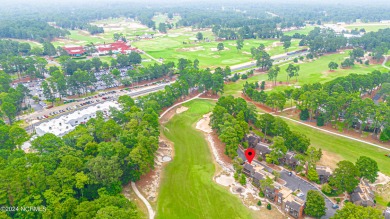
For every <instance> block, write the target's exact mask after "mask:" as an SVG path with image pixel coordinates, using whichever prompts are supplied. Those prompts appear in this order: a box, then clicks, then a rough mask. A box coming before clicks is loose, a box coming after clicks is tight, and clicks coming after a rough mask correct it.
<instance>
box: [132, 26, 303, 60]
mask: <svg viewBox="0 0 390 219" xmlns="http://www.w3.org/2000/svg"><path fill="white" fill-rule="evenodd" d="M198 32H202V33H203V36H204V37H205V38H208V39H210V42H206V41H201V42H195V40H196V37H195V36H196V34H197V33H198ZM218 43H219V42H216V41H214V36H213V34H212V32H211V30H209V29H207V30H195V31H193V30H191V29H190V28H180V29H172V30H170V31H168V34H167V35H163V36H157V37H155V38H154V39H149V40H141V41H137V42H134V43H133V44H134V46H136V47H138V48H140V49H142V50H144V51H145V52H147V53H148V54H150V55H152V56H153V57H155V58H163V59H164V61H174V62H177V60H178V59H180V58H185V59H190V60H195V59H198V60H199V61H200V63H199V64H200V67H202V68H206V67H209V68H215V67H218V66H222V67H224V66H231V65H236V64H240V63H244V62H248V61H251V54H250V49H251V48H252V47H258V46H259V45H260V44H264V45H265V46H266V47H268V48H267V50H268V52H269V53H270V54H271V55H276V54H281V53H285V52H286V51H285V50H284V49H283V46H282V44H281V43H278V40H276V39H247V40H244V47H243V49H242V50H241V51H237V49H236V47H235V46H236V41H234V40H226V41H222V43H223V44H224V47H225V49H224V50H223V51H217V45H218ZM298 43H299V41H298V40H294V41H293V42H292V45H291V47H290V48H289V51H292V50H297V49H300V47H299V46H298Z"/></svg>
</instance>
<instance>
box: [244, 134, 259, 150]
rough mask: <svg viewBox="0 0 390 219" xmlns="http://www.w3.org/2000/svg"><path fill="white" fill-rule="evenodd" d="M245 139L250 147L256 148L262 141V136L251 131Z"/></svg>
mask: <svg viewBox="0 0 390 219" xmlns="http://www.w3.org/2000/svg"><path fill="white" fill-rule="evenodd" d="M245 141H247V142H248V146H249V147H250V148H254V147H256V145H257V144H258V143H259V142H260V141H261V138H260V136H258V135H256V134H254V133H253V132H251V133H249V134H247V135H246V136H245Z"/></svg>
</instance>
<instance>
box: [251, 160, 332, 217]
mask: <svg viewBox="0 0 390 219" xmlns="http://www.w3.org/2000/svg"><path fill="white" fill-rule="evenodd" d="M253 162H255V163H256V164H258V165H261V166H263V167H264V168H265V169H266V170H267V171H268V172H269V173H272V171H274V170H273V169H272V168H270V167H268V166H267V165H264V164H263V163H260V162H259V161H257V160H255V161H253ZM288 173H289V171H288V170H285V169H283V170H282V171H280V178H281V179H282V180H284V181H286V184H285V185H284V186H285V187H287V188H289V189H291V190H292V191H295V190H297V189H299V190H301V191H302V193H303V194H304V195H303V196H302V197H301V198H302V199H304V200H306V197H307V192H308V191H309V190H316V191H319V192H321V190H320V189H319V188H317V187H316V186H314V185H313V184H311V183H310V182H308V181H306V180H304V179H302V178H300V177H298V176H296V175H294V174H293V175H291V176H289V175H288ZM321 194H322V192H321ZM322 195H323V196H324V197H325V204H326V208H327V209H326V215H325V216H323V217H321V218H322V219H328V218H330V217H332V216H333V215H334V214H335V213H336V210H335V209H333V208H332V206H333V203H332V201H331V200H330V199H329V198H328V197H327V196H325V195H324V194H322Z"/></svg>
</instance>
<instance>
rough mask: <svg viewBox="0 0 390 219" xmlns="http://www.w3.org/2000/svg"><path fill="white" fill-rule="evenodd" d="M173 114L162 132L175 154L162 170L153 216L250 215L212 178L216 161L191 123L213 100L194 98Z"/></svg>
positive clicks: (171, 217)
mask: <svg viewBox="0 0 390 219" xmlns="http://www.w3.org/2000/svg"><path fill="white" fill-rule="evenodd" d="M184 105H185V106H186V107H188V108H189V109H188V111H186V112H184V113H181V114H178V115H175V116H174V117H173V118H172V119H171V121H170V122H169V123H167V124H166V128H162V130H163V133H164V135H165V136H166V137H167V138H168V139H170V140H171V141H172V142H174V144H175V157H174V159H173V161H172V162H171V163H169V164H168V165H167V166H166V167H165V169H164V173H163V177H162V181H161V189H160V194H159V197H158V203H157V216H156V218H169V219H173V218H186V219H190V218H202V219H203V218H251V213H250V211H249V210H248V209H246V207H245V206H244V205H243V204H242V203H241V202H240V200H239V199H238V198H237V197H234V196H233V195H232V194H230V193H229V192H228V191H227V190H225V189H224V188H223V187H221V186H219V185H217V184H216V183H215V182H213V180H212V177H213V175H214V172H215V165H214V162H213V158H212V154H211V153H210V150H209V148H208V145H207V143H206V141H205V139H204V136H203V134H202V133H201V132H199V131H197V130H196V129H195V128H194V124H195V123H196V122H197V121H198V120H199V119H200V118H201V117H202V115H204V114H205V113H207V112H210V111H211V110H212V108H213V106H214V103H212V102H210V101H205V100H196V101H191V102H189V103H186V104H184Z"/></svg>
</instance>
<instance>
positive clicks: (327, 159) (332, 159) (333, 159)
mask: <svg viewBox="0 0 390 219" xmlns="http://www.w3.org/2000/svg"><path fill="white" fill-rule="evenodd" d="M342 160H343V158H342V157H341V156H340V155H338V154H335V153H332V152H329V151H324V150H322V157H321V160H320V161H319V162H318V165H320V166H328V167H330V168H331V169H332V170H334V169H336V167H337V165H336V164H337V163H338V162H339V161H342Z"/></svg>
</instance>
